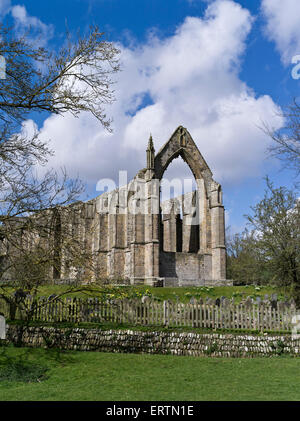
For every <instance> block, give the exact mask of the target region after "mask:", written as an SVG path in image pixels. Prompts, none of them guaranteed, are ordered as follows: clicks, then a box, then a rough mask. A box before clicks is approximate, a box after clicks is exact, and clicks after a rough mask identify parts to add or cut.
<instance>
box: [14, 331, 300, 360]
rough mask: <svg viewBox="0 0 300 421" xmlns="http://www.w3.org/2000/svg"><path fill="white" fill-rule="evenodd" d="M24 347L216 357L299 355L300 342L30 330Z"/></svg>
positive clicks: (284, 338) (265, 337)
mask: <svg viewBox="0 0 300 421" xmlns="http://www.w3.org/2000/svg"><path fill="white" fill-rule="evenodd" d="M19 333H20V326H13V325H11V326H9V327H8V329H7V334H6V336H7V341H8V342H16V341H17V340H18V338H19V337H20V335H19ZM22 345H23V346H29V347H48V346H50V347H56V348H60V349H66V350H78V351H101V352H124V353H147V354H172V355H191V356H205V355H207V356H214V357H259V356H260V357H263V356H268V357H269V356H277V355H284V354H286V355H291V356H299V355H300V354H299V352H300V339H292V335H249V334H244V335H242V334H240V335H237V334H216V333H213V334H199V333H188V332H182V333H178V332H159V331H156V332H155V331H151V332H142V331H133V330H99V329H82V328H70V329H68V328H65V329H62V328H54V327H29V328H27V329H25V330H24V331H23V332H22Z"/></svg>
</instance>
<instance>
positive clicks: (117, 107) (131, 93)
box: [40, 0, 282, 185]
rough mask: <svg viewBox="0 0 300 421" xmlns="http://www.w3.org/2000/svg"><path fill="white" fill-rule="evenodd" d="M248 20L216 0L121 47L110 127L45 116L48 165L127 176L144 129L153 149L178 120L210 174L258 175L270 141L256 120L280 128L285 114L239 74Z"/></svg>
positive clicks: (139, 153)
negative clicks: (169, 29)
mask: <svg viewBox="0 0 300 421" xmlns="http://www.w3.org/2000/svg"><path fill="white" fill-rule="evenodd" d="M252 21H253V19H252V17H251V15H250V13H249V11H248V10H247V9H245V8H242V7H241V6H240V5H239V4H237V3H235V2H233V1H230V0H222V1H216V2H213V3H211V4H209V5H208V6H207V9H206V12H205V15H204V16H203V18H199V17H187V18H186V19H185V20H184V22H183V23H182V24H181V25H180V26H178V28H177V30H176V32H175V33H174V35H173V36H170V37H168V38H165V39H159V38H157V37H156V36H153V35H152V36H151V37H150V38H149V40H148V41H147V42H146V43H145V44H143V45H138V46H135V47H127V48H125V47H123V46H122V45H121V46H120V48H121V51H122V54H121V60H122V66H123V71H122V72H121V73H120V74H118V83H117V85H116V92H115V93H116V98H117V101H116V102H115V103H114V104H113V105H112V106H111V107H110V108H109V109H108V112H109V113H110V114H111V115H112V116H113V118H114V124H113V127H114V132H113V133H112V134H109V133H107V132H106V131H105V130H104V129H102V127H101V126H100V125H99V122H97V121H96V120H95V119H93V118H92V117H91V116H90V115H88V114H82V115H80V117H79V118H77V119H76V118H74V117H72V116H70V115H65V116H63V117H62V116H51V117H49V118H48V119H47V120H46V121H45V122H44V125H43V127H42V128H41V131H40V134H41V137H42V138H43V139H45V140H48V139H50V145H51V147H52V148H53V150H55V152H56V154H55V156H54V157H53V158H52V159H51V160H50V162H49V165H50V166H54V167H56V168H58V167H60V166H65V167H66V169H67V170H68V172H69V174H70V175H71V176H74V175H79V176H80V177H81V178H83V179H84V180H86V181H87V182H88V183H90V184H93V185H96V183H97V180H99V179H100V178H104V177H105V178H107V177H111V178H115V179H117V172H118V170H119V169H121V170H128V171H129V177H130V178H131V177H132V176H134V175H135V173H136V172H137V171H138V170H139V169H140V168H143V167H144V166H145V149H146V147H147V142H148V138H149V134H150V132H151V133H152V136H153V139H154V144H155V148H156V151H158V149H159V148H160V147H161V146H162V145H163V144H164V143H165V142H166V141H167V140H168V138H169V137H170V135H171V134H172V133H173V131H174V130H175V128H176V127H178V126H179V125H183V126H184V127H186V128H187V129H188V130H189V132H190V133H191V135H192V137H193V139H194V140H195V142H196V144H197V146H198V147H199V149H200V151H201V153H202V155H203V156H204V158H205V160H206V161H207V163H208V165H209V166H210V167H211V169H212V171H213V173H214V176H215V178H216V180H218V181H220V182H222V183H224V182H225V183H232V182H237V181H242V180H244V179H245V178H247V177H251V176H257V175H259V174H260V171H261V169H262V165H263V161H264V158H265V149H266V145H267V142H268V138H267V137H266V136H265V135H264V133H263V132H262V130H260V128H259V126H262V122H268V124H269V125H270V126H273V127H274V128H279V127H280V126H281V125H282V120H281V118H280V117H278V116H276V115H277V114H278V112H279V109H278V107H277V106H276V104H275V103H274V102H273V101H272V99H271V98H270V97H269V96H259V97H257V96H256V94H255V92H253V91H252V90H251V89H250V88H249V87H248V86H247V85H246V84H245V83H244V82H243V81H242V80H240V78H239V70H240V66H241V60H242V57H243V54H244V52H245V49H246V39H247V35H248V34H249V32H250V30H251V25H252ZM175 165H177V163H176V164H175ZM178 168H179V167H178ZM180 171H181V170H180ZM187 173H189V171H187ZM187 173H186V174H187ZM182 174H183V173H182Z"/></svg>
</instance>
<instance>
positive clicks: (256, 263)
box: [228, 178, 300, 300]
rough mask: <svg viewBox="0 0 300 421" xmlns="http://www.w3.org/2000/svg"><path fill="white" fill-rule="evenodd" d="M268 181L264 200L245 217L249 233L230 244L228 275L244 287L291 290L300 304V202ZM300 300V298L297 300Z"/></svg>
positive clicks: (292, 193)
mask: <svg viewBox="0 0 300 421" xmlns="http://www.w3.org/2000/svg"><path fill="white" fill-rule="evenodd" d="M298 196H299V195H297V192H296V191H293V190H289V189H287V188H286V187H279V188H275V187H274V185H273V183H272V182H271V181H270V180H269V179H268V178H266V190H265V193H264V197H263V199H262V200H261V201H260V202H258V203H257V204H256V205H255V206H253V207H252V208H251V210H252V213H251V215H246V217H247V220H248V222H249V226H250V230H249V231H248V230H246V231H245V232H243V233H242V234H237V235H235V236H233V237H232V238H229V240H228V271H229V273H228V275H229V276H231V277H232V278H233V279H235V280H237V281H239V280H240V281H241V282H242V283H277V284H279V285H285V286H289V287H291V289H292V292H293V294H294V296H295V299H296V300H298V299H299V300H300V200H299V198H298ZM298 297H299V298H298Z"/></svg>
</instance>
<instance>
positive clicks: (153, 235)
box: [46, 126, 231, 286]
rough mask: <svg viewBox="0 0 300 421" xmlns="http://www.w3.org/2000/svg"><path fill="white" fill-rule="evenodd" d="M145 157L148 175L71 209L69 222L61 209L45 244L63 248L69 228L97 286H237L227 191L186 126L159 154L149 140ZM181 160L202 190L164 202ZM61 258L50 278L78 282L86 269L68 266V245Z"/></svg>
mask: <svg viewBox="0 0 300 421" xmlns="http://www.w3.org/2000/svg"><path fill="white" fill-rule="evenodd" d="M146 155H147V166H146V168H144V169H142V170H140V171H139V172H138V173H137V175H136V176H135V177H134V179H133V180H132V181H131V182H130V183H129V184H128V185H126V186H123V187H120V188H118V189H115V190H114V191H111V192H105V193H103V194H101V195H99V196H98V197H96V198H94V199H92V200H89V201H87V202H76V203H75V204H73V205H70V206H71V207H72V209H74V210H76V212H74V213H71V214H70V213H68V216H67V218H65V217H64V210H63V208H62V209H61V211H59V214H60V215H59V218H60V222H59V224H56V227H57V229H55V230H54V231H53V233H52V234H51V236H52V237H53V238H52V240H51V239H50V238H47V239H46V241H47V242H49V244H50V242H51V241H52V242H55V241H56V243H57V244H62V243H61V242H60V241H58V240H57V239H58V238H59V236H60V235H62V230H61V226H63V225H65V226H67V227H68V231H69V232H71V233H72V235H73V236H77V237H80V240H81V241H82V248H84V249H85V250H87V251H89V252H90V256H92V257H91V259H92V261H93V269H92V270H90V269H89V270H84V268H82V263H81V264H80V265H81V268H80V270H81V273H82V272H83V273H84V277H85V278H88V279H89V280H91V281H92V280H93V279H106V280H109V279H111V280H117V281H118V282H122V281H124V282H126V283H130V284H132V285H137V284H147V285H163V286H199V285H229V284H231V282H230V281H227V280H226V249H225V229H224V225H225V223H224V206H223V204H222V190H221V186H220V184H218V183H217V182H215V181H214V180H213V177H212V172H211V170H210V169H209V167H208V165H207V163H206V162H205V160H204V158H203V157H202V155H201V153H200V152H199V150H198V148H197V146H196V144H195V142H194V141H193V139H192V137H191V135H190V134H189V132H188V131H187V130H186V129H185V128H184V127H182V126H179V127H178V128H177V129H176V130H175V132H174V133H173V134H172V136H171V137H170V139H169V140H168V142H167V143H165V145H164V146H163V147H162V148H161V149H160V150H159V152H158V153H157V154H155V150H154V145H153V140H152V137H151V136H150V139H149V143H148V148H147V150H146ZM179 156H181V157H182V158H183V160H184V161H185V162H186V164H187V165H188V166H189V168H190V169H191V171H192V173H193V175H194V178H195V181H196V186H197V189H196V190H195V191H193V192H190V193H186V194H184V195H181V196H180V197H175V198H171V199H169V200H167V201H164V202H162V203H160V200H161V199H160V180H161V179H162V177H163V175H164V172H165V171H166V169H167V167H168V166H169V164H170V163H171V162H172V161H173V160H174V159H175V158H177V157H179ZM72 215H73V216H72ZM56 254H57V258H56V263H57V262H59V265H58V266H57V265H56V267H55V268H53V271H52V274H51V277H52V278H57V279H72V278H76V276H77V277H78V269H79V268H78V267H76V263H75V262H74V261H72V259H68V256H67V253H65V252H64V247H63V246H62V247H61V249H60V250H59V251H57V250H56ZM87 274H88V276H87ZM88 279H84V278H82V280H85V281H87V280H88Z"/></svg>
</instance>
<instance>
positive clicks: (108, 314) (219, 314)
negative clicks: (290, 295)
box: [0, 298, 296, 331]
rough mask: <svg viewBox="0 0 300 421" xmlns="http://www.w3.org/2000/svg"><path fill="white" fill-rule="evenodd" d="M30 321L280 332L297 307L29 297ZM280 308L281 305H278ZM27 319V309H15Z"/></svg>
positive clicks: (1, 307) (0, 308)
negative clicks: (52, 299)
mask: <svg viewBox="0 0 300 421" xmlns="http://www.w3.org/2000/svg"><path fill="white" fill-rule="evenodd" d="M24 303H25V306H26V309H27V312H28V311H30V320H32V321H41V322H71V323H80V322H97V323H103V322H111V323H124V324H132V325H143V326H147V325H148V326H170V327H175V326H178V327H179V326H183V327H184V326H186V327H195V328H212V329H250V330H252V329H255V330H269V331H279V330H286V331H291V329H292V317H293V316H294V315H296V309H295V307H294V306H286V307H285V308H281V307H280V308H279V309H278V308H274V307H272V306H271V305H268V304H265V303H260V304H252V305H249V304H247V303H246V304H245V303H244V304H236V303H230V304H229V305H228V303H227V304H226V305H223V304H222V303H220V305H216V304H207V303H199V302H194V303H193V304H192V303H188V304H186V303H180V302H171V301H163V302H158V301H154V300H147V301H145V302H143V301H142V300H139V299H132V300H128V299H123V300H114V301H112V300H110V301H102V300H100V299H97V298H92V299H80V298H64V299H60V300H57V301H52V302H51V300H50V301H49V300H47V299H45V300H43V299H39V300H33V299H30V298H26V300H25V302H24ZM278 307H279V306H278ZM10 311H11V309H10V307H9V305H8V304H7V303H5V302H4V301H3V300H0V312H2V313H3V314H4V316H5V317H7V318H10ZM15 316H16V319H24V318H25V316H26V311H20V310H19V309H18V310H17V312H16V315H15Z"/></svg>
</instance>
